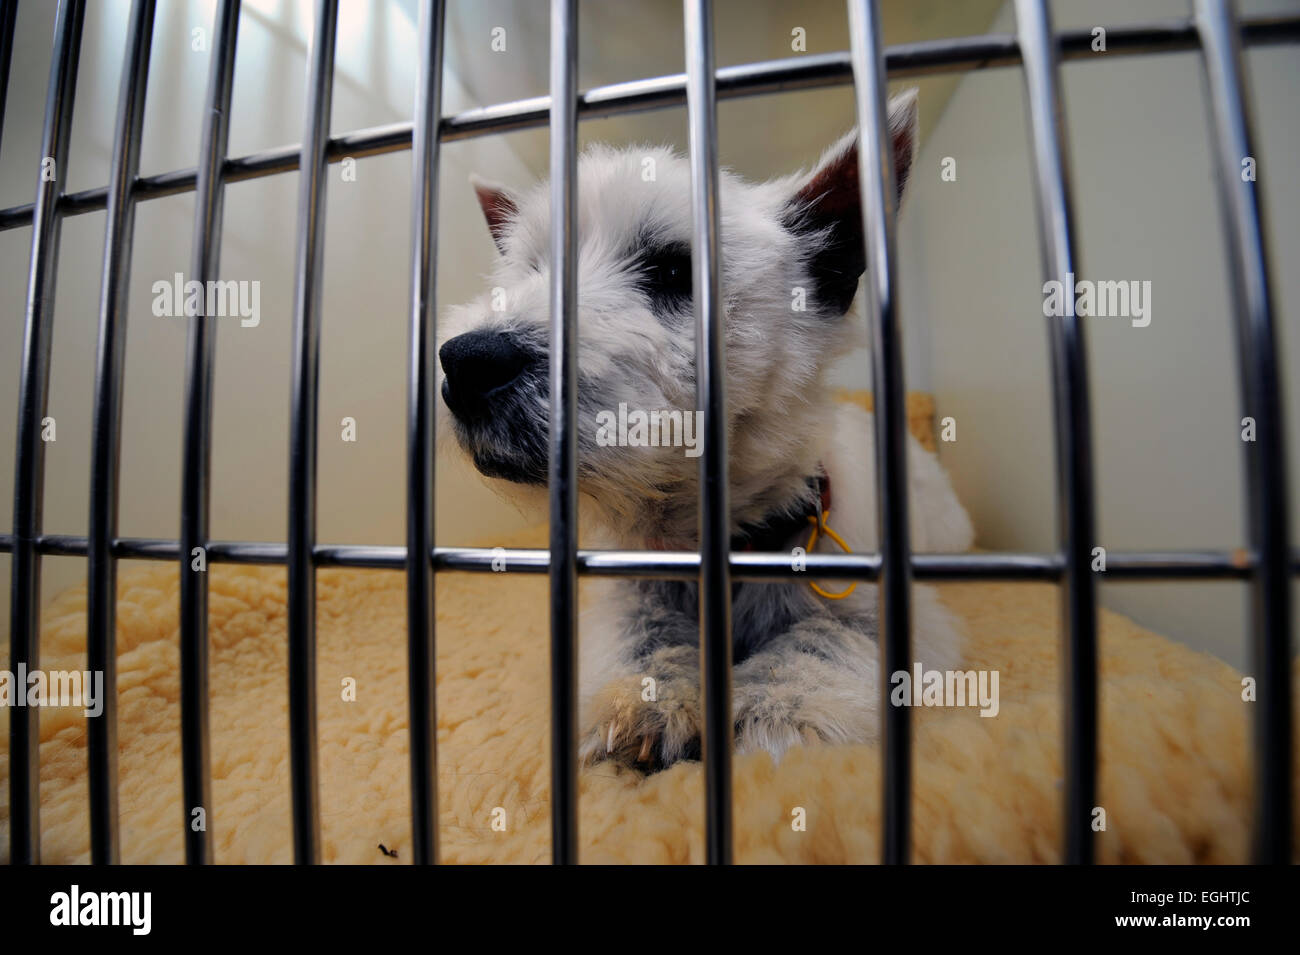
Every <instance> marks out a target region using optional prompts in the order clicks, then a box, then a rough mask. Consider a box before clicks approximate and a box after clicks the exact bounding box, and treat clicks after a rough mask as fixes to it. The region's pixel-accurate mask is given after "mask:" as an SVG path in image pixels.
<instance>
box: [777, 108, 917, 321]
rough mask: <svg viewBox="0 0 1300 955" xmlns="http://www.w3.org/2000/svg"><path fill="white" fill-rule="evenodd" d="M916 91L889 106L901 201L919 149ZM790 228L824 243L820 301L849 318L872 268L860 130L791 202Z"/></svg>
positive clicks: (819, 258) (812, 265) (818, 273)
mask: <svg viewBox="0 0 1300 955" xmlns="http://www.w3.org/2000/svg"><path fill="white" fill-rule="evenodd" d="M916 117H917V105H916V90H914V89H912V90H908V91H907V92H905V93H900V94H899V95H898V96H895V97H893V98H892V99H891V100H890V101H889V139H890V142H891V144H892V146H893V151H894V179H895V182H896V184H897V186H898V195H897V199H898V200H900V201H901V200H902V198H903V187H904V186H905V185H906V184H907V178H908V174H909V173H910V172H911V169H912V153H913V151H914V150H915V146H916ZM786 225H787V227H788V228H790V229H791V230H793V231H795V232H798V233H802V234H805V235H810V236H811V235H820V236H821V237H822V242H821V243H820V245H819V248H818V250H817V251H816V253H815V254H814V255H813V258H812V259H811V260H810V261H809V263H808V266H809V271H810V272H811V273H812V277H813V282H814V295H815V297H816V300H817V301H818V302H819V303H820V304H821V305H822V307H823V308H825V309H826V310H827V311H828V312H833V313H834V314H835V315H837V316H838V315H843V314H844V313H845V312H847V311H848V310H849V306H850V305H851V304H852V303H853V296H854V295H855V294H857V290H858V279H859V278H861V277H862V272H863V270H864V269H865V268H866V250H865V248H864V247H863V240H862V196H861V191H860V190H859V187H858V131H857V130H856V129H855V130H852V131H851V132H849V133H847V134H845V135H844V136H843V137H841V139H840V141H839V142H837V143H836V144H835V145H834V146H832V147H831V148H830V149H828V150H827V151H826V153H825V154H824V155H823V156H822V159H821V162H819V163H818V164H817V168H816V169H814V170H813V172H812V173H811V174H810V175H809V176H808V177H807V178H806V179H804V180H803V181H802V183H801V184H800V185H799V188H798V190H797V191H796V192H795V194H794V196H793V197H792V198H791V199H790V204H789V206H788V211H787V214H786Z"/></svg>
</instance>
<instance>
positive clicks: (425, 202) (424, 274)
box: [318, 0, 446, 865]
mask: <svg viewBox="0 0 1300 955" xmlns="http://www.w3.org/2000/svg"><path fill="white" fill-rule="evenodd" d="M445 12H446V4H445V0H424V2H423V3H422V4H421V7H420V34H419V35H420V77H419V85H418V86H417V87H416V91H415V133H414V136H415V138H414V148H413V155H412V165H411V188H412V190H413V195H412V196H411V347H410V369H409V375H410V377H409V379H408V394H407V459H406V553H405V554H404V555H403V556H404V558H405V563H406V627H407V669H408V680H409V682H408V694H409V698H410V699H409V704H410V711H411V718H410V719H411V732H410V748H411V855H412V858H413V861H414V862H415V864H416V865H429V864H432V863H436V862H437V861H438V739H437V736H438V719H437V699H436V688H435V687H436V684H435V681H434V657H435V652H434V647H435V639H436V638H435V627H436V624H437V620H436V616H435V613H434V579H433V542H434V494H433V482H434V462H433V453H434V451H433V449H434V426H435V420H436V417H437V415H436V407H435V405H434V402H435V400H436V398H435V393H434V385H435V383H436V382H437V374H436V371H435V369H434V364H433V363H434V358H435V355H436V347H437V345H436V343H437V338H438V336H437V277H438V158H439V148H438V147H439V141H438V120H439V118H440V117H441V116H442V56H443V46H444V29H443V28H444V23H445ZM318 563H319V561H318Z"/></svg>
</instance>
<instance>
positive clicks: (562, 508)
mask: <svg viewBox="0 0 1300 955" xmlns="http://www.w3.org/2000/svg"><path fill="white" fill-rule="evenodd" d="M550 101H551V105H552V109H551V355H550V377H551V421H550V431H549V435H548V443H549V447H550V461H549V464H548V468H549V472H548V473H549V480H548V487H549V491H550V509H551V526H550V537H551V541H550V554H551V560H550V578H551V579H550V585H551V588H550V597H551V603H550V613H551V858H552V860H553V861H554V862H555V864H556V865H573V864H576V863H577V862H578V754H577V726H578V720H577V708H578V619H577V611H578V571H577V563H576V558H577V553H578V435H577V428H578V355H577V351H578V311H577V297H578V207H577V196H578V114H577V101H578V7H577V0H551V100H550Z"/></svg>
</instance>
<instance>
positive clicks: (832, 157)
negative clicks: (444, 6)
mask: <svg viewBox="0 0 1300 955" xmlns="http://www.w3.org/2000/svg"><path fill="white" fill-rule="evenodd" d="M889 122H890V132H891V138H892V142H893V150H894V168H895V170H896V178H897V181H898V185H899V192H900V195H901V192H902V187H903V184H904V183H905V182H906V179H907V175H908V171H909V168H910V165H911V159H912V151H913V144H914V140H915V130H916V96H915V92H914V91H912V92H909V93H906V94H903V95H901V96H898V97H895V98H894V99H893V100H892V101H891V103H890V110H889ZM474 187H475V189H476V191H477V193H478V198H479V203H480V205H481V206H482V209H483V214H484V215H485V217H486V218H487V224H488V228H489V229H490V230H491V233H492V238H493V240H494V241H495V242H496V245H497V248H498V250H499V251H500V255H499V256H498V258H497V261H496V266H495V269H494V272H493V274H492V276H491V278H490V284H491V287H490V288H489V289H488V291H486V292H485V293H484V294H483V295H482V296H480V297H479V298H477V299H475V300H474V301H472V302H469V303H467V304H465V305H462V306H459V307H457V308H454V309H451V310H449V312H448V314H447V316H446V319H445V321H444V322H443V323H442V328H441V334H440V338H442V340H443V344H442V346H441V348H440V350H439V357H440V359H441V364H442V371H443V374H442V376H441V377H442V382H441V391H442V398H443V401H444V403H445V406H446V408H447V409H448V410H449V411H450V422H449V424H450V427H449V428H447V427H444V428H443V433H444V434H445V433H447V432H448V431H451V432H452V433H454V434H455V437H456V440H457V441H458V443H459V444H460V446H461V448H462V449H463V450H464V451H465V452H466V453H468V454H469V455H470V456H471V457H472V458H473V461H474V464H475V466H476V467H477V468H478V469H479V471H481V472H482V473H483V474H485V475H487V476H489V477H492V478H500V479H504V480H505V481H508V482H512V484H513V485H514V486H515V487H516V489H517V490H518V489H519V488H520V487H521V486H522V487H526V486H529V485H532V486H536V487H540V486H544V485H545V484H546V475H547V459H548V456H547V430H548V427H547V425H548V419H549V371H548V361H547V352H548V344H549V339H550V320H549V313H550V264H549V260H550V197H549V190H548V188H547V186H546V185H545V184H544V183H543V184H538V185H536V186H534V187H532V188H530V189H528V190H527V191H524V192H520V193H516V192H513V191H510V190H508V189H506V188H504V187H501V186H497V185H493V184H490V183H486V182H482V181H477V180H476V181H475V182H474ZM577 189H578V193H577V210H578V216H577V229H578V291H577V296H578V299H577V308H578V339H579V344H578V420H577V440H578V468H579V486H580V489H581V491H582V492H583V494H584V497H586V498H588V499H590V500H591V501H593V502H594V503H596V504H597V505H598V506H599V513H600V514H601V515H602V516H603V517H604V518H605V520H606V521H607V522H609V523H611V524H612V525H614V526H616V527H617V526H620V525H621V526H623V527H624V528H627V527H635V528H637V531H638V532H642V533H644V534H645V535H646V536H651V535H655V536H660V537H664V538H668V539H679V540H683V541H685V540H689V539H690V538H691V537H692V536H693V534H694V520H695V517H694V515H695V500H696V493H697V491H696V488H697V482H698V471H699V462H698V460H697V457H698V454H699V448H698V441H699V440H700V436H699V434H698V432H697V431H696V429H695V427H694V425H695V423H696V416H695V411H696V408H697V404H696V395H695V315H694V309H693V304H692V299H693V291H692V274H691V236H692V231H693V229H692V218H691V176H690V167H689V163H688V161H687V160H686V159H684V158H682V157H680V156H678V155H676V154H674V153H673V152H671V151H670V150H668V149H666V148H630V149H612V148H608V147H600V146H596V147H591V148H589V149H588V150H586V151H585V152H584V154H583V155H582V156H581V158H580V160H579V163H578V187H577ZM719 191H720V195H719V199H720V203H719V207H720V226H721V247H720V252H721V256H720V258H721V269H722V276H721V283H722V297H723V301H722V320H723V323H724V329H725V341H726V373H727V399H728V401H727V404H728V416H729V421H728V432H729V443H730V477H731V497H732V510H733V517H734V519H735V521H736V522H737V524H738V525H739V524H740V523H745V522H747V521H751V520H755V519H757V518H759V517H761V516H762V515H763V514H764V513H766V512H767V511H768V510H770V509H771V508H772V507H773V506H780V505H782V504H785V503H787V502H788V501H789V500H790V496H791V494H792V493H798V490H799V489H800V488H801V487H803V482H804V480H805V478H806V477H807V476H808V475H809V474H811V473H813V470H814V469H815V467H816V465H817V455H818V454H819V453H820V449H821V443H822V442H824V440H825V436H826V433H827V424H828V422H827V418H828V413H829V405H830V397H829V390H828V388H827V386H826V384H825V381H824V377H825V375H824V373H825V371H826V369H827V368H828V367H829V365H830V364H831V363H832V361H833V360H834V359H835V358H837V357H839V356H840V355H842V354H843V353H844V352H845V351H846V350H847V349H849V348H851V347H852V346H853V344H854V343H855V342H856V341H858V334H859V332H858V331H855V329H854V327H853V324H852V323H851V322H850V321H849V320H847V319H846V317H845V316H846V313H848V311H849V307H850V305H851V303H852V301H853V298H854V295H855V293H856V291H857V287H858V280H859V278H860V277H861V275H862V272H863V269H864V251H863V241H862V212H861V205H860V200H859V191H858V155H857V135H856V132H853V133H849V134H848V135H846V136H844V137H843V138H842V139H840V140H839V142H837V143H836V144H835V145H833V146H832V147H831V148H830V149H828V150H827V151H826V153H825V154H824V155H823V157H822V159H821V161H820V162H819V163H818V165H817V166H816V168H815V169H814V170H813V171H812V172H810V173H800V174H795V175H792V176H788V177H785V178H783V179H779V180H775V181H772V182H768V183H763V184H751V183H747V182H744V181H742V180H740V179H738V178H736V177H734V176H732V175H730V174H728V173H726V172H723V173H722V175H721V176H720V180H719ZM692 439H694V442H695V445H694V446H692Z"/></svg>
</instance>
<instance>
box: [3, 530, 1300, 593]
mask: <svg viewBox="0 0 1300 955" xmlns="http://www.w3.org/2000/svg"><path fill="white" fill-rule="evenodd" d="M11 550H13V538H12V537H11V536H9V535H4V534H0V554H3V553H8V552H10V551H11ZM112 550H113V555H114V556H115V557H117V559H118V560H170V561H175V560H177V559H178V557H179V555H180V550H179V546H178V543H177V542H176V541H174V540H165V539H162V538H146V537H119V538H118V539H117V540H115V541H113V548H112ZM36 551H37V553H39V554H43V555H48V556H54V557H84V556H86V552H87V545H86V538H85V537H81V536H77V535H71V534H43V535H41V536H40V537H39V538H37V541H36ZM503 551H504V553H505V557H506V560H507V562H508V563H509V565H510V569H511V571H512V572H515V571H517V572H519V573H537V574H545V573H548V572H549V568H550V552H549V551H547V550H542V549H539V548H529V547H519V548H503ZM494 556H500V552H499V551H497V550H496V548H488V547H436V548H434V551H433V560H434V565H435V568H436V569H437V570H439V571H448V572H455V573H491V572H492V561H493V558H494ZM287 560H288V547H287V545H285V544H276V543H271V542H268V541H210V542H209V544H208V562H209V563H216V564H243V565H260V566H276V565H279V566H283V565H284V564H285V563H286V561H287ZM312 560H313V561H314V562H315V564H316V566H317V567H362V568H370V569H372V570H401V569H403V568H404V567H405V566H406V548H405V547H384V546H372V545H367V544H318V545H316V547H315V549H314V550H313V551H312ZM805 560H806V563H807V570H806V571H805V572H802V573H797V572H795V571H792V570H791V569H790V561H789V558H786V557H784V556H782V555H773V554H760V553H752V554H751V553H732V555H731V576H732V579H733V580H745V581H762V580H769V581H770V580H794V579H805V578H807V577H809V576H812V577H816V578H817V579H821V578H823V577H824V578H826V579H827V580H863V581H875V580H876V579H877V578H878V576H879V572H880V556H879V555H878V554H808V555H807V556H806V558H805ZM577 561H578V574H579V575H580V576H585V577H631V578H641V579H647V580H650V579H653V580H698V579H699V575H700V558H699V555H698V554H696V553H693V552H689V551H660V550H656V551H635V550H626V551H625V550H579V551H578V558H577ZM1257 563H1258V562H1257V560H1256V559H1255V557H1254V556H1253V555H1252V554H1251V553H1249V552H1247V551H1243V550H1231V551H1220V550H1198V551H1108V552H1107V554H1106V575H1107V576H1108V577H1110V578H1117V579H1122V580H1128V581H1137V580H1151V581H1161V580H1164V581H1170V580H1249V579H1250V576H1251V574H1252V573H1253V572H1254V569H1255V566H1256V564H1257ZM1064 572H1065V562H1064V559H1063V558H1062V557H1061V555H1060V554H1034V553H1019V552H1015V551H1001V552H998V553H991V554H918V553H914V554H913V555H912V576H913V578H914V579H915V580H948V581H973V580H1002V581H1021V582H1040V583H1052V582H1058V581H1060V580H1061V579H1062V578H1063V576H1064ZM1288 572H1289V573H1291V574H1293V575H1300V551H1298V550H1293V551H1292V552H1291V562H1290V565H1289V571H1288Z"/></svg>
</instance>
